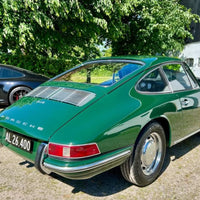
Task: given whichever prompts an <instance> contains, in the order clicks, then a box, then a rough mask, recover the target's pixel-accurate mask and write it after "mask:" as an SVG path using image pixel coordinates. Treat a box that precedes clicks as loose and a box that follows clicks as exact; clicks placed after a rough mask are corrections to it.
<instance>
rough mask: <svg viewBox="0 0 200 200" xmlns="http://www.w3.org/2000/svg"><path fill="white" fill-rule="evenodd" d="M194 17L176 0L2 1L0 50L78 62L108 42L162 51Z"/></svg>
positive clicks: (119, 49) (129, 50) (136, 50)
mask: <svg viewBox="0 0 200 200" xmlns="http://www.w3.org/2000/svg"><path fill="white" fill-rule="evenodd" d="M197 19H198V18H197V16H196V15H193V14H191V12H190V10H187V9H186V8H185V7H183V6H181V5H180V4H179V3H178V2H177V0H170V1H169V0H162V1H158V0H87V1H85V0H68V1H67V0H1V1H0V51H1V52H5V53H7V52H8V51H9V52H11V53H10V56H12V55H15V56H16V55H18V56H21V58H22V57H23V56H25V57H27V56H29V57H32V58H33V60H35V62H36V61H37V63H38V62H39V60H38V59H39V58H43V57H45V58H47V59H48V58H53V59H64V60H68V61H71V62H72V63H78V62H81V61H83V60H88V59H92V58H94V57H96V56H99V55H100V54H99V50H98V45H99V44H102V43H103V42H105V41H107V45H108V46H109V45H110V46H111V47H112V52H113V54H114V55H120V54H155V53H162V54H165V53H166V52H168V51H174V50H179V49H180V48H181V47H182V45H183V44H184V40H185V38H186V37H191V34H190V32H189V27H190V23H191V21H192V20H197ZM11 60H12V59H11ZM10 64H12V62H11V63H10ZM38 66H40V65H38ZM24 67H25V66H24ZM41 67H42V66H41ZM63 70H64V69H63ZM43 71H44V70H43ZM55 73H58V71H56V72H55Z"/></svg>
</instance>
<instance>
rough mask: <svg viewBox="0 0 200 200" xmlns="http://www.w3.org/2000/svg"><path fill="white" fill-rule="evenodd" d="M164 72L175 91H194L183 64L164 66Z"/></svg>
mask: <svg viewBox="0 0 200 200" xmlns="http://www.w3.org/2000/svg"><path fill="white" fill-rule="evenodd" d="M163 70H164V72H165V74H166V76H167V79H168V81H169V83H170V85H171V87H172V89H173V91H175V92H176V91H182V90H189V89H192V85H191V83H190V80H189V78H188V75H187V73H186V72H185V70H184V68H183V66H182V65H181V64H170V65H165V66H163Z"/></svg>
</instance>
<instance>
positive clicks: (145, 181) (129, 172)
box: [120, 122, 166, 186]
mask: <svg viewBox="0 0 200 200" xmlns="http://www.w3.org/2000/svg"><path fill="white" fill-rule="evenodd" d="M165 153H166V138H165V132H164V130H163V128H162V126H161V125H160V124H159V123H157V122H153V123H151V124H149V125H148V126H147V127H146V128H145V129H144V130H143V131H142V133H141V137H140V139H139V141H138V143H137V145H136V147H135V149H134V151H133V154H132V155H131V156H130V157H129V159H128V160H127V161H126V162H125V163H123V164H122V165H121V166H120V168H121V172H122V175H123V176H124V178H125V179H126V180H127V181H129V182H131V183H134V184H135V185H138V186H146V185H149V184H151V183H152V182H153V181H154V180H155V179H156V178H157V177H158V176H159V174H160V171H161V169H162V166H163V163H164V158H165Z"/></svg>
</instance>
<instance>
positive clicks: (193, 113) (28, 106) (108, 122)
mask: <svg viewBox="0 0 200 200" xmlns="http://www.w3.org/2000/svg"><path fill="white" fill-rule="evenodd" d="M106 59H109V60H112V59H116V60H120V59H123V60H124V59H126V60H139V61H141V62H143V63H144V66H143V67H142V68H141V69H140V70H138V71H137V72H134V73H132V74H129V75H128V76H126V77H125V78H124V79H122V80H121V81H119V82H117V83H116V84H114V85H112V86H110V87H101V86H98V85H89V84H80V83H68V82H54V81H51V80H50V81H49V82H46V83H44V84H43V86H52V87H54V86H56V87H64V88H76V89H79V90H85V91H89V92H93V93H95V94H96V96H95V98H94V99H92V100H91V101H90V102H88V103H87V104H85V105H84V106H82V107H76V106H74V105H70V104H66V103H61V102H57V101H52V100H49V99H41V98H33V97H24V98H22V99H20V100H19V101H17V102H16V103H15V104H13V105H12V106H10V107H8V108H7V109H5V110H4V111H3V112H2V113H0V127H4V128H0V140H2V143H3V145H5V146H7V147H8V148H10V149H11V150H13V151H15V152H16V153H18V154H20V155H21V156H23V157H25V158H26V159H28V160H31V161H33V162H34V160H35V155H36V152H37V149H38V146H39V145H40V144H41V143H42V142H44V143H48V142H53V143H58V144H65V145H80V144H88V143H97V145H98V147H99V149H100V152H101V153H102V154H101V155H100V156H96V157H93V158H89V159H83V160H73V162H71V161H70V160H59V159H55V158H50V157H48V158H46V159H45V162H46V163H49V164H54V165H56V166H61V167H62V166H68V167H74V166H81V165H85V164H89V163H92V162H96V161H100V160H103V159H105V158H108V157H110V156H113V155H114V154H115V153H116V154H117V153H118V151H123V150H126V149H127V148H128V149H131V150H132V148H133V147H134V144H135V142H136V140H137V138H138V137H139V134H140V133H141V130H142V129H143V128H144V127H145V126H146V125H147V124H148V123H150V122H152V121H153V120H157V121H159V122H164V124H165V125H167V126H168V128H167V127H164V128H165V130H166V135H168V136H167V138H169V140H168V146H171V145H173V144H175V143H176V141H179V140H180V139H182V138H184V137H185V136H187V135H188V134H189V133H193V132H195V131H197V130H199V129H200V121H197V119H198V116H199V114H200V106H199V100H200V89H199V88H198V89H196V90H192V91H184V92H179V93H172V92H169V93H158V94H147V93H142V92H138V91H136V89H135V85H136V84H137V82H138V81H139V80H140V79H141V78H142V77H143V76H144V75H145V74H146V73H148V72H150V71H151V70H152V69H153V68H155V67H157V66H159V64H162V63H168V62H180V60H179V59H173V58H166V57H130V56H127V57H115V58H103V59H101V60H106ZM99 60H100V59H99ZM185 97H187V99H189V100H190V101H189V102H190V104H189V106H187V107H185V108H184V107H183V106H182V104H181V98H185ZM188 115H189V117H188ZM183 122H184V123H183ZM191 124H192V125H191ZM5 128H7V129H9V130H12V131H15V132H18V133H20V134H23V135H26V136H29V137H31V138H33V140H34V149H33V153H32V154H30V153H27V152H24V151H22V150H20V149H18V148H16V147H13V146H11V145H8V144H7V143H6V142H5V141H4V140H5ZM123 161H124V160H123V159H122V160H120V162H115V163H113V164H112V165H110V168H111V167H114V166H116V165H119V164H121V163H122V162H123ZM106 169H109V166H107V167H106V168H101V169H98V172H99V173H100V172H102V171H105V170H106ZM89 173H91V175H95V174H96V173H97V171H90V172H89ZM62 175H63V176H66V177H70V178H76V177H82V178H83V177H85V176H86V175H85V174H84V173H81V174H71V175H69V174H62Z"/></svg>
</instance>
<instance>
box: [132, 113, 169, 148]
mask: <svg viewBox="0 0 200 200" xmlns="http://www.w3.org/2000/svg"><path fill="white" fill-rule="evenodd" d="M153 122H157V123H159V124H160V125H161V126H162V127H163V129H164V132H165V137H166V146H167V147H170V146H171V129H170V123H169V121H168V119H167V118H166V117H158V118H155V119H152V120H151V121H149V122H148V123H147V124H145V125H144V126H143V127H142V129H141V130H140V133H139V134H138V137H137V139H136V141H135V144H134V149H135V147H136V146H137V143H138V142H139V140H140V138H141V136H142V134H143V132H144V130H145V129H146V128H147V127H148V126H149V125H150V124H152V123H153Z"/></svg>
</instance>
